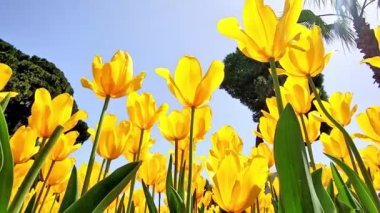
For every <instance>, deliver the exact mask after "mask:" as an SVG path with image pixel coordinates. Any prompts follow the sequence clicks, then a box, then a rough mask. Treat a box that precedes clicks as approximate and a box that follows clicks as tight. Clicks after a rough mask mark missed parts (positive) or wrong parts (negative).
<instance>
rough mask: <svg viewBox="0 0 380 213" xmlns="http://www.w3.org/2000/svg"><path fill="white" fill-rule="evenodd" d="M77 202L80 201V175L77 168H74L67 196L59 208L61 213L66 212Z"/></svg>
mask: <svg viewBox="0 0 380 213" xmlns="http://www.w3.org/2000/svg"><path fill="white" fill-rule="evenodd" d="M76 200H78V175H77V168H76V167H75V166H74V167H73V169H72V171H71V176H70V179H69V182H68V184H67V187H66V192H65V195H64V196H63V200H62V204H61V206H60V207H59V212H63V211H65V210H66V209H67V208H68V207H69V206H70V205H71V204H73V203H74V202H75V201H76Z"/></svg>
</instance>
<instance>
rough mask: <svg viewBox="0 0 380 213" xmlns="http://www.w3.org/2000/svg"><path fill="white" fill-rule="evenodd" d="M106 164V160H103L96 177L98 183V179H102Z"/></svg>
mask: <svg viewBox="0 0 380 213" xmlns="http://www.w3.org/2000/svg"><path fill="white" fill-rule="evenodd" d="M105 164H106V159H104V158H103V160H102V165H101V166H100V170H99V175H98V182H99V181H100V177H102V172H103V167H104V165H105Z"/></svg>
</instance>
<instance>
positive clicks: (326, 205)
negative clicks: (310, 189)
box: [311, 169, 337, 212]
mask: <svg viewBox="0 0 380 213" xmlns="http://www.w3.org/2000/svg"><path fill="white" fill-rule="evenodd" d="M311 178H312V179H313V184H314V188H315V192H316V193H317V196H318V198H319V201H320V202H321V205H322V208H323V211H324V212H337V211H336V209H335V205H334V202H333V200H332V199H331V198H330V195H329V194H328V193H327V191H326V189H325V188H324V187H323V184H322V169H318V170H316V171H314V172H313V174H312V175H311Z"/></svg>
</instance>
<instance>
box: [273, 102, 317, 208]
mask: <svg viewBox="0 0 380 213" xmlns="http://www.w3.org/2000/svg"><path fill="white" fill-rule="evenodd" d="M274 156H275V161H276V168H277V173H278V178H279V181H280V192H281V193H280V205H281V207H282V208H281V209H282V210H283V211H284V212H322V207H321V204H320V203H319V200H318V197H317V195H316V193H315V190H314V186H313V182H312V179H311V175H310V172H309V167H308V164H307V160H306V153H305V149H304V145H303V139H302V135H301V129H300V126H299V123H298V119H297V116H296V114H295V112H294V110H293V108H292V106H291V105H290V104H288V105H287V106H286V107H285V109H284V111H283V112H282V113H281V116H280V119H279V120H278V123H277V128H276V133H275V143H274Z"/></svg>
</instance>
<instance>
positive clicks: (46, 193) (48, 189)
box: [36, 186, 50, 213]
mask: <svg viewBox="0 0 380 213" xmlns="http://www.w3.org/2000/svg"><path fill="white" fill-rule="evenodd" d="M49 191H50V186H48V187H47V189H46V192H45V196H44V199H42V202H41V206H40V209H39V210H38V213H40V212H41V211H42V207H43V206H44V203H45V201H46V198H47V196H48V194H49ZM36 205H37V207H38V203H36Z"/></svg>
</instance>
